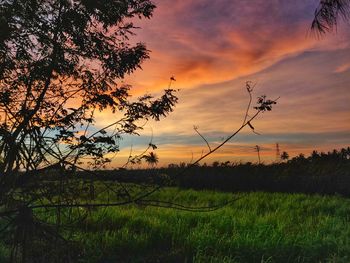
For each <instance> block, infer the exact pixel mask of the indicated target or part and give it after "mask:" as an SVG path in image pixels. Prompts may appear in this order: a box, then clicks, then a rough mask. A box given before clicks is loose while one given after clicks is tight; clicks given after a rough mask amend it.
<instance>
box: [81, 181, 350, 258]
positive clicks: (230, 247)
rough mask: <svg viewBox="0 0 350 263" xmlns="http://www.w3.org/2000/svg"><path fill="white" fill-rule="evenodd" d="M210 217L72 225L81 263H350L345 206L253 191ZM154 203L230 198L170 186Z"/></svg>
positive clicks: (116, 218) (142, 216)
mask: <svg viewBox="0 0 350 263" xmlns="http://www.w3.org/2000/svg"><path fill="white" fill-rule="evenodd" d="M241 195H242V198H241V199H239V200H237V201H236V202H234V203H233V204H231V205H228V206H226V207H224V208H223V209H220V210H217V211H215V212H210V213H199V212H198V213H196V212H186V211H178V210H172V209H164V208H155V207H136V206H128V207H116V208H108V209H99V210H96V211H94V212H93V213H92V216H91V217H89V218H88V219H87V220H86V222H85V223H83V224H80V225H79V226H77V234H76V236H75V239H76V240H80V241H82V242H83V244H84V247H85V252H84V254H83V256H82V258H81V262H350V239H349V236H350V224H349V220H350V201H349V200H347V199H344V198H341V197H324V196H307V195H303V194H277V193H262V192H258V193H250V194H241ZM155 198H156V199H161V200H169V201H173V202H178V203H182V204H187V205H197V206H202V205H208V204H214V203H220V202H223V201H225V200H228V199H230V198H232V195H231V194H227V193H218V192H209V191H193V190H178V189H175V188H169V189H166V190H163V191H161V192H160V193H158V196H155Z"/></svg>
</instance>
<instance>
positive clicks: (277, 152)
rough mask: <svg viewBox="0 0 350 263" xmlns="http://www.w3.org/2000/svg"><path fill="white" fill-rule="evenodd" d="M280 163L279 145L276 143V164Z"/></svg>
mask: <svg viewBox="0 0 350 263" xmlns="http://www.w3.org/2000/svg"><path fill="white" fill-rule="evenodd" d="M280 161H281V152H280V145H279V143H276V163H279V162H280Z"/></svg>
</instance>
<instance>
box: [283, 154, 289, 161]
mask: <svg viewBox="0 0 350 263" xmlns="http://www.w3.org/2000/svg"><path fill="white" fill-rule="evenodd" d="M281 159H282V161H287V160H288V159H289V154H288V153H287V152H283V153H282V154H281Z"/></svg>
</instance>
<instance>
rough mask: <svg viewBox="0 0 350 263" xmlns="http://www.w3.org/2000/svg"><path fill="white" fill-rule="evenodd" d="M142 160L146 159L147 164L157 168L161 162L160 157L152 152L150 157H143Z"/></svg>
mask: <svg viewBox="0 0 350 263" xmlns="http://www.w3.org/2000/svg"><path fill="white" fill-rule="evenodd" d="M142 158H143V159H145V161H146V163H147V164H148V165H149V166H151V167H153V166H155V165H156V164H157V163H158V161H159V158H158V156H157V155H156V154H155V153H154V152H150V153H149V154H148V155H144V156H142Z"/></svg>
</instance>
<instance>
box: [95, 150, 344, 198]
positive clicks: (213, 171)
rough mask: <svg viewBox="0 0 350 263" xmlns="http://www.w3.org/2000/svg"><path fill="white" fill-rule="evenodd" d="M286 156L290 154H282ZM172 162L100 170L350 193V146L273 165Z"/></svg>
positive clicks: (214, 186)
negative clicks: (154, 166)
mask: <svg viewBox="0 0 350 263" xmlns="http://www.w3.org/2000/svg"><path fill="white" fill-rule="evenodd" d="M282 155H285V157H286V156H287V155H288V154H287V153H282ZM185 166H186V165H185V164H179V165H177V164H170V165H169V166H168V168H160V169H157V170H156V171H153V172H152V173H150V171H149V170H146V169H145V170H125V171H114V172H113V171H104V172H100V175H101V177H103V178H104V179H105V180H113V178H118V180H122V181H126V182H138V183H141V182H149V183H158V184H164V183H165V184H168V185H169V186H179V187H182V188H193V189H211V190H220V191H227V192H247V191H248V192H249V191H267V192H285V193H310V194H315V193H318V194H340V195H344V196H350V148H349V147H348V148H346V149H345V148H343V149H341V150H339V151H338V150H334V151H332V152H328V153H323V152H321V153H318V152H316V151H314V152H312V154H311V155H310V156H308V157H305V156H304V155H303V154H300V155H298V156H296V157H293V158H291V159H290V160H288V161H286V162H281V163H272V164H254V163H250V162H249V163H230V162H221V163H220V162H218V161H214V162H213V163H212V165H210V166H208V165H206V164H205V165H202V166H200V165H196V166H194V167H192V168H191V169H188V170H187V171H186V172H185V173H182V171H183V170H184V169H186V167H185Z"/></svg>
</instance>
